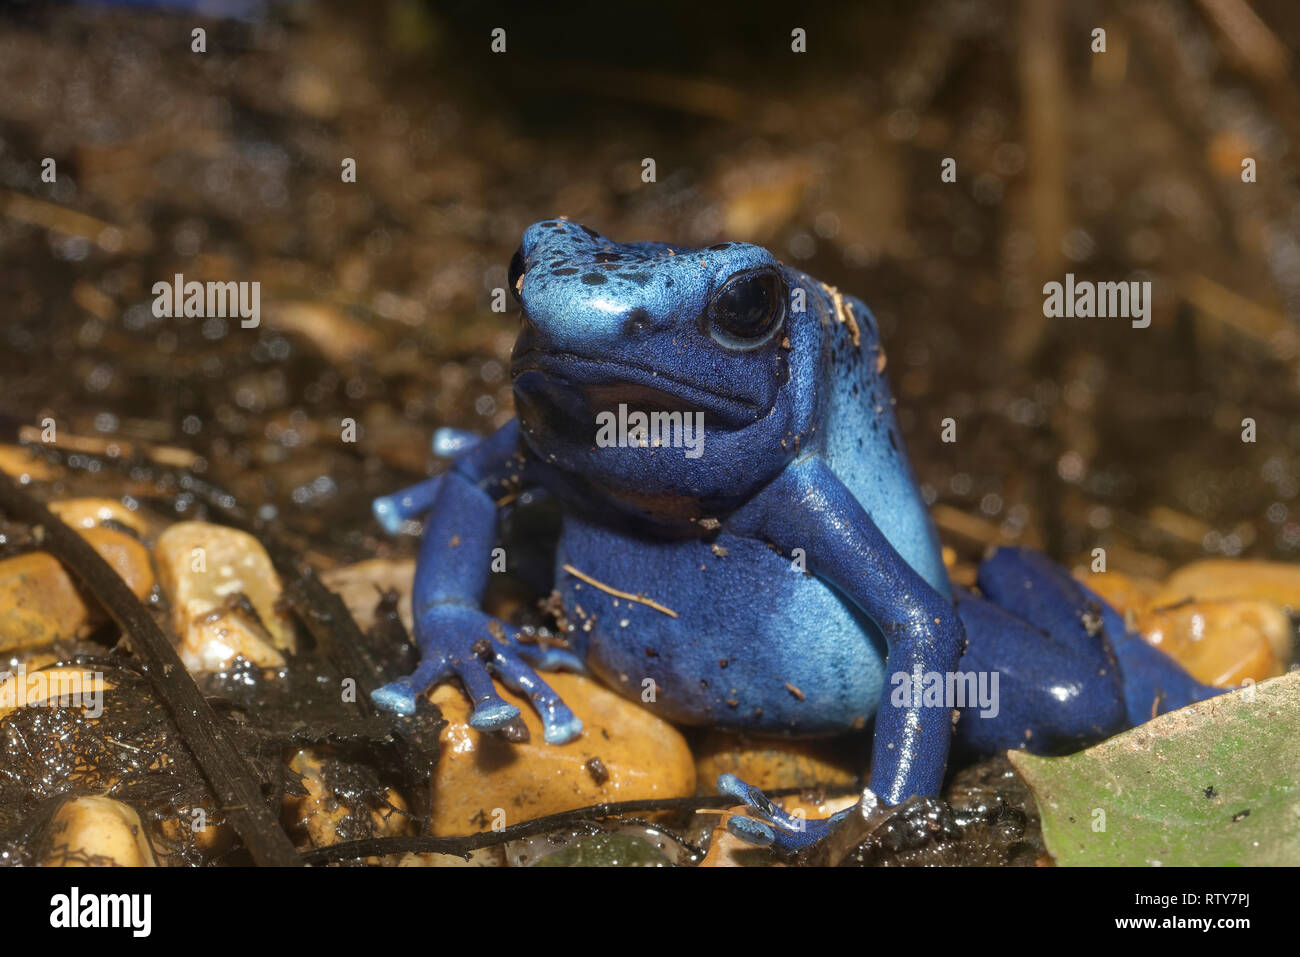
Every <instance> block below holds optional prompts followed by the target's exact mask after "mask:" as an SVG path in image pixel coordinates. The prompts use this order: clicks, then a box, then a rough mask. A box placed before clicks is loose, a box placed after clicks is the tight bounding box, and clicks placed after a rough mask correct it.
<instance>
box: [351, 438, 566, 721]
mask: <svg viewBox="0 0 1300 957" xmlns="http://www.w3.org/2000/svg"><path fill="white" fill-rule="evenodd" d="M498 434H500V433H498ZM495 438H496V436H493V437H492V439H495ZM492 439H488V440H485V442H484V443H483V444H484V445H486V444H487V443H488V442H491V441H492ZM478 448H482V446H478V447H476V449H475V451H477V449H478ZM512 454H513V453H512ZM469 458H470V461H469V462H467V463H464V464H462V463H461V462H458V463H457V465H456V466H455V467H453V468H452V470H450V471H448V472H446V473H444V474H443V475H442V476H441V480H440V482H439V483H438V489H437V495H436V497H435V499H434V502H433V505H432V509H431V513H430V517H429V520H428V524H427V525H426V526H425V530H424V537H423V539H422V540H421V543H420V554H419V558H418V559H417V561H416V570H415V589H414V598H413V606H414V607H413V610H414V617H415V637H416V641H417V643H418V644H419V647H420V656H421V658H420V665H419V667H417V668H416V670H415V671H414V672H413V673H412V674H410V675H408V676H406V677H404V678H399V679H398V680H397V681H394V682H390V683H389V684H387V685H384V687H382V688H380V689H378V690H377V691H375V692H374V694H373V695H372V698H373V699H374V701H375V703H376V704H377V705H379V706H380V707H381V708H386V709H388V710H391V711H397V712H400V713H403V714H411V713H413V712H414V711H415V708H416V702H417V698H418V696H419V695H420V694H422V693H423V692H424V691H425V690H426V689H427V688H429V686H431V685H432V684H434V683H435V682H437V681H440V680H443V679H445V678H451V677H455V678H458V679H459V680H460V683H461V685H462V686H463V687H464V689H465V692H466V694H467V695H468V696H469V697H470V699H471V700H472V701H473V702H474V711H473V714H472V715H471V717H470V724H471V725H472V726H473V727H475V728H478V729H479V730H483V731H495V730H500V729H501V728H503V727H505V726H506V725H508V724H510V723H511V722H512V721H514V719H515V718H517V717H518V716H519V709H518V708H516V707H515V706H514V705H512V704H509V703H508V702H506V701H505V700H504V699H503V698H501V696H500V695H498V694H497V692H496V689H495V687H494V685H493V683H492V674H493V673H495V674H496V676H497V677H499V678H500V679H501V681H502V682H503V683H505V684H506V686H507V687H509V688H511V689H512V690H514V691H517V692H519V693H521V694H524V695H526V696H527V697H528V698H529V700H530V701H531V702H532V704H533V706H534V707H535V708H536V710H537V712H538V714H539V715H540V716H541V718H542V722H543V726H544V728H545V734H546V740H547V741H549V742H551V743H555V744H558V743H563V742H565V741H569V740H572V739H573V738H574V737H576V736H577V735H578V734H579V733H580V732H581V731H582V722H581V721H579V720H578V718H577V717H576V716H575V715H574V714H573V712H572V711H570V710H569V708H568V707H567V706H566V705H565V704H564V702H563V701H562V700H561V699H560V697H559V696H558V695H557V694H556V693H555V692H554V691H553V690H552V689H551V688H550V687H549V686H548V685H547V684H546V683H545V682H544V681H542V680H541V678H539V677H538V676H537V673H536V672H535V671H534V670H533V668H534V667H572V668H578V669H580V668H581V667H582V663H581V661H579V660H578V659H577V658H576V656H574V655H572V654H571V653H569V652H566V651H564V650H563V649H554V648H550V649H547V648H541V647H539V646H534V645H527V644H523V643H521V642H520V641H519V631H518V630H517V629H515V628H513V627H511V626H510V625H509V624H507V623H505V622H502V621H500V620H498V619H495V618H492V617H491V616H489V615H487V614H485V613H484V612H483V611H481V610H480V604H481V602H482V600H483V594H484V592H485V591H486V589H487V582H488V575H489V574H490V566H491V561H490V559H491V551H492V547H493V545H494V544H495V540H496V525H497V516H496V508H497V506H496V503H495V501H494V500H493V497H492V495H491V494H489V491H488V489H492V488H494V487H496V486H498V485H500V484H501V483H502V481H503V479H502V476H501V474H500V470H496V469H491V468H486V467H485V463H486V462H487V461H488V460H485V459H475V458H474V457H473V454H472V453H471V455H470V456H469Z"/></svg>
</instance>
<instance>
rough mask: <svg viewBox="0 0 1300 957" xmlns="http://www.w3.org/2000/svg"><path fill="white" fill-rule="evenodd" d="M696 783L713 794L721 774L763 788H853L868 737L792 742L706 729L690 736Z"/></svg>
mask: <svg viewBox="0 0 1300 957" xmlns="http://www.w3.org/2000/svg"><path fill="white" fill-rule="evenodd" d="M691 750H692V752H693V753H694V754H695V773H696V776H697V778H698V780H699V782H700V786H701V787H702V788H703V789H704V790H705V791H706V792H707V793H709V794H715V793H717V789H716V787H715V783H716V782H717V780H718V775H720V774H734V775H735V776H736V777H738V778H740V779H741V780H742V781H746V782H748V783H749V784H752V785H754V787H756V788H759V789H761V790H764V791H773V790H778V789H781V788H812V787H827V788H839V787H848V786H852V785H853V784H854V782H855V781H856V780H857V776H858V773H859V772H860V771H861V770H862V767H863V766H865V764H866V762H867V757H868V755H869V754H870V751H871V741H870V738H869V737H866V738H863V739H862V740H861V741H858V740H857V739H856V738H855V737H853V738H837V739H835V740H832V741H811V740H795V739H790V738H776V737H760V736H756V735H739V734H729V733H726V732H722V731H705V732H702V733H699V734H697V735H694V736H693V737H692V739H691Z"/></svg>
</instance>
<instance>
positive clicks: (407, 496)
mask: <svg viewBox="0 0 1300 957" xmlns="http://www.w3.org/2000/svg"><path fill="white" fill-rule="evenodd" d="M441 482H442V477H441V476H437V475H435V476H434V477H433V478H431V479H425V480H424V481H423V482H418V483H417V484H415V485H412V486H411V487H410V488H404V489H402V490H401V491H400V492H394V493H393V494H392V495H381V496H380V497H379V498H377V499H375V500H374V501H372V502H371V503H370V510H371V511H372V512H374V515H375V521H377V522H379V524H380V525H381V526H383V529H384V531H386V532H388V533H389V534H390V535H396V534H397V533H398V532H400V531H401V530H402V527H403V526H404V525H405V524H406V523H407V522H409V521H412V520H413V519H416V518H419V517H420V516H421V515H423V514H424V513H425V512H427V511H428V510H429V509H431V508H432V507H433V502H434V499H435V498H436V497H437V495H438V486H439V485H440V484H441Z"/></svg>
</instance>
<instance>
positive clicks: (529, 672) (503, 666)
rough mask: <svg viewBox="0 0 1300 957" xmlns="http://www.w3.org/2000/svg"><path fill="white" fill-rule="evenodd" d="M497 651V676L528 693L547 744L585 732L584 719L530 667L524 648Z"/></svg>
mask: <svg viewBox="0 0 1300 957" xmlns="http://www.w3.org/2000/svg"><path fill="white" fill-rule="evenodd" d="M553 650H556V651H560V650H561V649H553ZM494 651H495V656H494V657H493V660H492V665H493V668H494V669H495V670H496V673H497V676H498V677H500V679H501V680H502V681H503V682H504V683H505V685H506V687H508V688H510V689H511V690H512V691H516V692H518V693H520V694H525V695H527V696H528V700H529V701H531V702H532V704H533V707H534V708H535V709H536V711H537V715H538V717H540V718H541V719H542V728H543V731H544V733H545V737H546V743H547V744H565V743H566V742H569V741H572V740H573V739H574V738H576V737H577V736H578V735H580V734H581V733H582V721H581V720H580V719H579V718H578V716H577V715H575V714H574V713H573V711H572V710H570V709H569V706H568V705H566V704H565V703H564V700H563V699H562V698H561V697H560V696H559V695H558V694H556V693H555V691H554V689H552V688H551V686H550V685H548V684H547V683H546V682H545V681H543V680H542V679H541V678H539V677H538V676H537V672H535V671H533V669H532V668H531V667H529V665H528V664H527V663H526V662H525V661H524V660H523V654H522V651H520V652H516V651H514V650H508V649H505V648H495V649H494ZM566 654H567V652H566Z"/></svg>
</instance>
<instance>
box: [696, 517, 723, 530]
mask: <svg viewBox="0 0 1300 957" xmlns="http://www.w3.org/2000/svg"><path fill="white" fill-rule="evenodd" d="M698 521H699V525H700V528H703V529H705V530H707V531H710V532H713V531H716V530H718V529H719V528H721V527H722V523H721V522H719V521H718V520H717V519H716V518H713V517H708V518H701V519H699V520H698Z"/></svg>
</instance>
